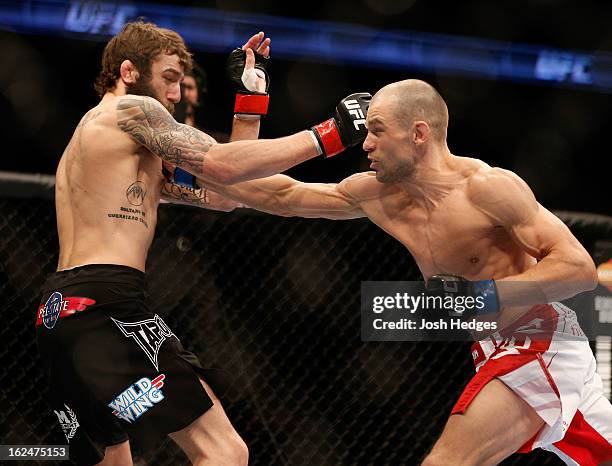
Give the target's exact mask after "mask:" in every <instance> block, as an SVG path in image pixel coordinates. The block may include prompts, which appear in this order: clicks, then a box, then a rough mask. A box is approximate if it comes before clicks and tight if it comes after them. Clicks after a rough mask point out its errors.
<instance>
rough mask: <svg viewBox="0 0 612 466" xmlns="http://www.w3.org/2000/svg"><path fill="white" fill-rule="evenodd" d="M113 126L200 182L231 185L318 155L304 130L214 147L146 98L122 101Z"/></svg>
mask: <svg viewBox="0 0 612 466" xmlns="http://www.w3.org/2000/svg"><path fill="white" fill-rule="evenodd" d="M117 124H118V126H119V128H121V129H122V130H123V131H125V132H126V133H128V134H129V135H130V136H132V137H133V138H134V139H135V140H136V141H137V142H138V143H140V144H141V145H143V146H144V147H146V148H147V149H148V150H149V151H151V152H152V153H153V154H155V155H157V156H159V157H161V158H162V160H164V161H167V162H169V163H171V164H173V165H176V166H178V167H181V168H183V169H185V170H187V171H188V172H190V173H193V174H194V175H196V176H197V177H198V178H200V179H202V180H203V181H204V183H208V182H211V183H213V182H214V183H222V184H231V183H237V182H240V181H245V180H249V179H254V178H262V177H265V176H270V175H273V174H276V173H280V172H282V171H284V170H287V169H288V168H291V167H293V166H294V165H297V164H299V163H301V162H304V161H305V160H308V159H311V158H313V157H316V156H317V155H319V151H318V149H317V146H316V144H315V141H314V139H313V137H312V135H311V134H309V133H308V132H307V131H302V132H300V133H297V134H294V135H292V136H287V137H284V138H278V139H269V140H258V141H237V142H231V143H229V144H214V141H213V139H212V138H211V137H210V136H208V135H207V134H205V133H203V132H202V131H199V130H198V129H196V128H192V127H190V126H187V125H185V124H181V123H177V122H176V121H175V120H174V118H172V115H170V113H168V111H167V110H166V109H165V108H164V107H163V106H162V105H161V103H159V102H158V101H157V100H155V99H153V98H151V97H143V96H132V95H128V96H125V97H122V98H121V99H120V100H119V103H118V104H117Z"/></svg>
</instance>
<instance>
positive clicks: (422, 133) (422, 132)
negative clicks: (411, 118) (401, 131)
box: [412, 121, 431, 145]
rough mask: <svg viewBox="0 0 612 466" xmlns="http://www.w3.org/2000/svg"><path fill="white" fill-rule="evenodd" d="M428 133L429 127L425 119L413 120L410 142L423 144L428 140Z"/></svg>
mask: <svg viewBox="0 0 612 466" xmlns="http://www.w3.org/2000/svg"><path fill="white" fill-rule="evenodd" d="M430 133H431V128H430V127H429V125H428V124H427V122H426V121H415V122H414V133H413V134H412V142H414V143H415V144H416V145H419V144H423V143H424V142H426V141H428V140H429V136H430Z"/></svg>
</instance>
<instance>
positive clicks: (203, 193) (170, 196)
mask: <svg viewBox="0 0 612 466" xmlns="http://www.w3.org/2000/svg"><path fill="white" fill-rule="evenodd" d="M161 195H162V198H163V199H165V200H167V201H169V202H173V203H177V204H189V205H194V206H198V207H206V206H207V205H208V204H210V197H209V195H208V190H207V189H206V188H200V189H193V188H187V187H185V186H180V185H178V184H176V183H164V184H163V185H162V191H161Z"/></svg>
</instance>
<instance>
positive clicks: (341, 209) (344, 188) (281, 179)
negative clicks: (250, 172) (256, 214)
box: [211, 174, 371, 220]
mask: <svg viewBox="0 0 612 466" xmlns="http://www.w3.org/2000/svg"><path fill="white" fill-rule="evenodd" d="M365 176H366V175H365V174H357V175H353V176H352V177H349V178H347V179H345V180H344V181H342V182H341V183H339V184H333V183H302V182H300V181H297V180H294V179H293V178H290V177H288V176H285V175H275V176H272V177H268V178H264V179H261V180H254V181H248V182H245V183H238V184H234V185H231V186H221V185H215V186H211V188H212V189H214V190H216V191H219V192H220V193H221V194H223V195H224V196H227V197H229V198H231V199H233V200H235V201H237V202H240V203H243V204H245V205H247V206H248V207H252V208H254V209H257V210H261V211H263V212H268V213H271V214H275V215H281V216H285V217H292V216H296V217H305V218H329V219H332V220H345V219H352V218H358V217H364V216H365V214H364V212H363V211H362V209H361V207H360V200H359V193H358V190H359V186H358V185H359V184H361V183H363V182H366V179H365V178H364V177H365ZM368 178H370V177H368ZM360 180H361V181H360ZM369 181H371V180H369Z"/></svg>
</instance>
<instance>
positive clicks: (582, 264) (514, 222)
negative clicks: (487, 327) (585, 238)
mask: <svg viewBox="0 0 612 466" xmlns="http://www.w3.org/2000/svg"><path fill="white" fill-rule="evenodd" d="M470 194H471V198H472V199H473V201H474V203H475V205H476V206H477V207H478V208H479V209H480V210H481V211H482V212H484V213H485V214H486V215H488V216H489V217H490V218H491V219H493V221H494V222H495V223H496V224H498V225H499V226H501V227H503V228H505V229H506V230H507V231H508V232H509V233H510V235H511V236H512V237H513V238H514V240H515V241H516V242H517V243H518V244H519V245H520V246H521V247H522V248H523V250H525V251H526V252H527V253H528V254H530V255H531V256H532V257H535V258H536V259H537V260H538V263H537V264H536V265H535V266H534V267H531V268H529V269H528V270H526V271H524V272H522V273H519V274H516V275H512V276H509V277H505V278H503V279H501V280H496V284H497V289H498V294H499V299H500V304H501V306H502V307H510V306H520V305H533V304H538V303H542V302H551V301H557V300H562V299H567V298H570V297H572V296H574V295H576V294H578V293H580V292H582V291H585V290H590V289H593V288H594V287H595V285H596V283H597V282H596V280H597V277H596V271H595V265H594V264H593V260H592V259H591V257H590V256H589V254H588V252H587V251H586V250H585V249H584V247H582V245H581V244H580V242H579V241H578V240H577V239H576V238H575V237H574V235H573V234H572V233H571V232H570V230H569V229H568V228H567V227H566V226H565V224H564V223H563V222H562V221H561V220H559V219H558V218H557V217H555V216H554V215H553V214H552V213H551V212H550V211H548V210H547V209H545V208H544V207H543V206H542V205H540V204H539V203H538V202H537V201H536V199H535V197H534V195H533V193H532V192H531V189H529V186H527V184H526V183H525V182H524V181H523V180H522V179H520V178H519V177H518V176H517V175H515V174H514V173H512V172H509V171H507V170H502V169H492V170H488V171H487V172H486V173H485V174H483V175H479V174H477V175H475V177H474V180H473V181H472V183H471V186H470Z"/></svg>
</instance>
